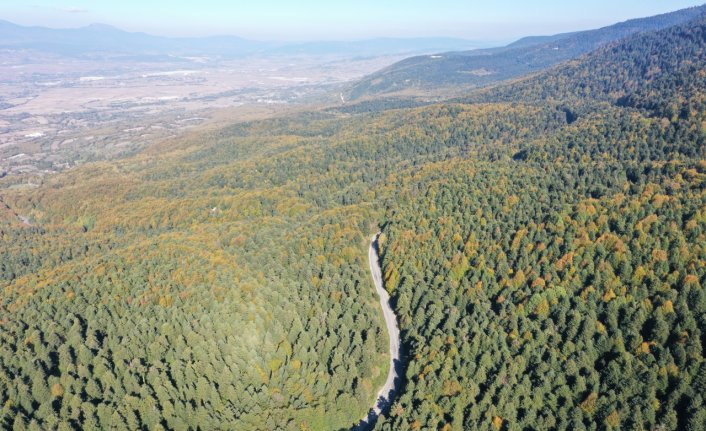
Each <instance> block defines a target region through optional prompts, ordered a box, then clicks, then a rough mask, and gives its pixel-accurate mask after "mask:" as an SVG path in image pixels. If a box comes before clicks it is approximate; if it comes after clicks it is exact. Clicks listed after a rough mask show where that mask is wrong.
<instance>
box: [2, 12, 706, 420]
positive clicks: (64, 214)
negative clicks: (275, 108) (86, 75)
mask: <svg viewBox="0 0 706 431" xmlns="http://www.w3.org/2000/svg"><path fill="white" fill-rule="evenodd" d="M704 34H706V21H705V20H704V19H698V20H695V21H691V22H689V23H686V24H683V25H680V26H677V27H672V28H668V29H665V30H662V31H660V32H657V33H649V34H644V35H637V36H632V37H630V38H628V39H627V40H625V41H623V42H620V43H618V44H615V45H612V46H611V47H609V48H605V49H599V50H598V51H596V52H594V53H592V54H590V55H588V56H586V57H585V58H582V59H580V60H577V61H574V62H571V63H569V64H567V65H564V66H561V67H559V68H557V69H555V70H552V71H549V72H545V73H544V74H542V75H540V76H538V77H537V78H530V79H528V80H524V81H521V82H518V83H515V84H512V86H508V87H499V88H497V89H493V90H492V91H485V92H483V93H478V94H476V95H475V96H473V98H470V99H468V100H464V101H458V102H454V103H450V102H449V103H444V104H437V105H430V106H422V107H407V108H402V106H404V105H403V104H399V105H395V104H393V105H391V106H390V107H391V108H399V109H381V110H373V112H363V113H359V112H356V110H350V111H347V112H342V111H338V110H329V111H316V112H307V113H301V114H296V115H292V116H288V117H283V118H278V119H270V120H264V121H255V122H250V123H245V124H238V125H233V126H230V127H227V128H223V129H220V130H217V131H212V132H208V133H202V134H194V135H193V136H190V137H186V138H183V139H180V140H174V141H169V142H165V143H163V144H161V145H156V146H152V147H150V148H148V149H147V150H145V151H143V152H141V153H140V154H137V155H135V156H132V157H129V158H125V159H122V160H117V161H111V162H101V163H93V164H87V165H84V166H82V167H78V168H76V169H72V170H70V171H67V172H64V173H62V174H58V175H55V176H52V177H49V178H48V179H47V180H46V181H45V182H44V183H43V184H41V185H40V186H39V187H38V188H36V189H35V188H25V189H21V188H13V189H3V192H2V205H3V206H4V209H3V211H2V212H0V220H2V224H0V253H1V254H0V256H2V258H1V259H0V288H1V289H0V292H2V293H1V295H2V296H0V316H2V317H1V319H2V320H0V340H1V341H0V405H2V409H1V410H0V427H2V428H13V429H26V428H29V429H95V428H112V429H141V428H142V429H196V428H197V427H200V428H201V429H262V430H302V429H305V430H306V429H309V430H338V429H347V428H350V427H351V426H352V425H354V424H355V423H357V421H358V420H359V419H360V418H361V417H363V415H364V414H365V413H366V412H367V411H368V409H369V408H370V407H371V405H372V402H373V400H374V398H375V393H376V391H377V388H379V387H380V385H381V383H382V381H384V379H385V376H386V375H387V365H386V364H388V362H387V361H388V359H389V358H388V357H387V356H386V355H387V339H386V335H385V333H384V331H383V319H382V316H381V315H380V313H379V306H378V304H377V303H376V302H377V298H376V296H375V294H374V286H373V285H372V282H371V280H370V275H369V274H368V272H367V271H368V264H367V261H366V254H367V250H368V249H367V247H368V244H369V238H370V235H371V234H373V233H374V232H376V231H378V230H379V229H382V232H383V233H382V236H381V238H380V245H381V253H382V254H381V257H382V266H383V272H384V278H385V287H386V289H387V290H388V291H389V292H390V293H391V296H392V301H393V305H394V308H395V311H396V313H397V315H398V317H399V325H400V330H401V342H402V343H403V348H404V351H405V352H406V361H405V362H406V363H407V366H406V369H405V370H404V377H403V382H402V387H401V391H400V393H399V394H398V398H397V400H396V401H395V402H394V404H393V405H392V408H391V410H390V412H388V413H387V414H385V415H383V416H382V417H381V418H380V420H378V422H377V424H376V425H375V429H378V430H388V429H412V430H416V429H446V430H461V429H463V430H473V429H496V430H515V429H518V430H522V429H562V430H563V429H577V430H584V429H585V430H599V429H600V430H604V429H605V430H610V429H629V430H633V429H634V430H639V429H665V430H681V429H689V430H699V429H704V428H705V427H706V409H704V398H703V394H704V393H706V360H705V359H706V352H705V351H704V346H706V320H705V319H704V316H706V291H705V290H704V287H705V286H706V248H705V247H704V244H706V210H705V208H706V145H705V143H706V124H704V121H703V119H704V113H705V107H704V104H703V100H704V94H706V83H705V82H704V76H703V73H701V72H702V71H703V70H706V64H704V62H706V56H704V55H702V53H703V50H704V47H705V46H706V38H704ZM648 65H655V67H646V66H648ZM586 71H590V72H591V73H585V72H586ZM694 72H696V73H694ZM544 82H546V83H547V84H546V86H544V85H543V84H542V83H544ZM577 88H580V89H585V91H581V92H576V91H575V89H577ZM677 102H678V104H677V105H674V104H675V103H677ZM675 106H676V108H674V107H675ZM685 107H688V110H686V108H685ZM672 108H674V109H672ZM361 111H366V109H361ZM670 113H671V114H674V115H669V114H670ZM2 181H3V179H0V185H2V184H3V183H2ZM20 215H21V216H23V217H26V218H27V220H28V221H29V222H30V224H31V226H29V225H27V224H26V223H23V222H22V220H20V219H19V217H18V216H20Z"/></svg>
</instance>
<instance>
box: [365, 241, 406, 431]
mask: <svg viewBox="0 0 706 431" xmlns="http://www.w3.org/2000/svg"><path fill="white" fill-rule="evenodd" d="M379 237H380V233H379V232H378V233H377V234H375V235H374V236H373V237H372V239H371V241H370V251H369V252H368V260H369V261H370V273H371V275H372V276H373V282H374V283H375V290H376V291H377V293H378V296H380V307H382V314H383V316H385V325H386V326H387V332H388V333H389V334H390V371H389V372H388V373H387V380H385V384H384V385H383V386H382V388H381V389H380V391H379V392H378V396H377V398H376V399H375V405H374V406H373V408H372V409H370V412H369V413H368V415H367V416H366V417H364V418H363V419H362V420H361V422H360V423H359V424H358V425H356V426H355V427H354V428H353V430H354V431H365V430H369V429H372V428H373V427H374V426H375V422H376V421H377V418H378V416H380V415H381V414H383V412H386V411H387V410H389V408H390V406H391V405H392V400H393V399H394V396H395V392H396V389H397V385H399V379H398V375H399V372H400V368H401V366H402V362H401V360H400V357H401V351H400V330H399V328H398V327H397V316H395V312H394V311H392V307H390V295H389V294H388V293H387V291H386V290H385V288H384V286H383V283H382V269H381V268H380V256H379V255H378V238H379Z"/></svg>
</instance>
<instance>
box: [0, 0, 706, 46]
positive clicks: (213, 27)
mask: <svg viewBox="0 0 706 431" xmlns="http://www.w3.org/2000/svg"><path fill="white" fill-rule="evenodd" d="M703 1H704V0H700V1H686V0H591V1H587V0H584V1H572V0H561V1H559V0H482V1H480V0H426V1H420V0H355V1H347V0H346V1H342V0H295V1H291V0H290V1H286V0H249V1H241V0H199V1H187V0H67V1H62V0H44V1H42V0H0V19H5V20H8V21H12V22H16V23H19V24H23V25H41V26H47V27H78V26H83V25H87V24H90V23H105V24H111V25H114V26H116V27H119V28H122V29H125V30H130V31H144V32H147V33H152V34H158V35H168V36H202V35H214V34H232V35H238V36H243V37H248V38H252V39H279V40H284V39H289V40H311V39H319V40H320V39H329V40H330V39H363V38H370V37H378V36H399V37H411V36H453V37H463V38H469V39H485V40H509V39H513V38H517V37H520V36H526V35H534V34H552V33H557V32H563V31H571V30H579V29H587V28H594V27H599V26H603V25H607V24H612V23H614V22H617V21H623V20H625V19H628V18H635V17H643V16H649V15H655V14H658V13H663V12H669V11H673V10H677V9H681V8H685V7H689V6H696V5H699V4H701V2H703Z"/></svg>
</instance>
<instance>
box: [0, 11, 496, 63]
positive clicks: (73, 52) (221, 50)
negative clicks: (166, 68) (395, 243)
mask: <svg viewBox="0 0 706 431" xmlns="http://www.w3.org/2000/svg"><path fill="white" fill-rule="evenodd" d="M482 45H483V43H482V42H478V41H471V40H465V39H454V38H441V37H439V38H409V39H405V38H377V39H369V40H360V41H314V42H268V41H255V40H248V39H244V38H241V37H237V36H211V37H191V38H172V37H162V36H154V35H150V34H147V33H141V32H127V31H123V30H120V29H118V28H115V27H112V26H109V25H105V24H91V25H89V26H86V27H81V28H73V29H52V28H46V27H26V26H20V25H17V24H14V23H11V22H8V21H2V20H0V49H15V50H16V49H30V50H36V51H41V52H46V53H52V54H58V55H66V56H74V57H85V56H89V57H101V56H123V55H129V56H135V55H143V56H152V57H155V56H168V55H171V56H213V57H219V58H234V57H244V56H249V55H341V56H344V55H345V56H380V55H402V54H407V55H411V54H415V53H422V52H426V53H428V52H436V51H439V50H458V49H469V48H474V47H479V46H482Z"/></svg>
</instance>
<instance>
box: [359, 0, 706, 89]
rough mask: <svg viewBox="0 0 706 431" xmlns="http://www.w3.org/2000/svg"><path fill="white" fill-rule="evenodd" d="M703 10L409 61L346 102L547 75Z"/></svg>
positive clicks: (362, 85) (368, 80)
mask: <svg viewBox="0 0 706 431" xmlns="http://www.w3.org/2000/svg"><path fill="white" fill-rule="evenodd" d="M704 12H706V6H701V7H697V8H689V9H684V10H680V11H677V12H672V13H668V14H664V15H658V16H654V17H649V18H642V19H634V20H630V21H626V22H622V23H618V24H615V25H611V26H608V27H604V28H601V29H597V30H589V31H581V32H574V33H567V34H559V35H554V36H539V37H527V38H524V39H521V40H519V41H517V42H515V43H512V44H510V45H507V46H505V47H501V48H491V49H479V50H473V51H462V52H446V53H440V54H436V55H426V56H418V57H411V58H408V59H405V60H402V61H400V62H398V63H395V64H393V65H391V66H388V67H386V68H385V69H382V70H380V71H379V72H375V73H373V74H372V75H369V76H367V77H365V78H363V79H361V80H360V81H359V82H357V83H355V84H354V85H353V86H352V88H351V89H350V90H349V99H352V100H355V99H358V98H361V97H364V96H375V95H384V94H388V93H399V92H402V93H404V92H409V91H417V92H419V91H421V92H428V91H430V90H436V91H438V90H446V91H450V90H452V91H455V92H456V93H458V92H459V90H462V89H464V88H465V89H468V88H475V87H484V86H487V85H490V84H494V83H498V82H501V81H506V80H509V79H512V78H518V77H521V76H525V75H528V74H530V73H534V72H538V71H542V70H545V69H548V68H550V67H552V66H554V65H557V64H559V63H561V62H564V61H567V60H571V59H575V58H578V57H580V56H582V55H584V54H586V53H588V52H590V51H593V50H595V49H596V48H598V47H600V46H602V45H605V44H608V43H610V42H613V41H616V40H619V39H623V38H625V37H627V36H629V35H632V34H635V33H640V32H645V31H653V30H659V29H662V28H666V27H670V26H673V25H677V24H680V23H684V22H686V21H689V20H691V19H694V18H696V17H698V16H700V15H702V14H704Z"/></svg>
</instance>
